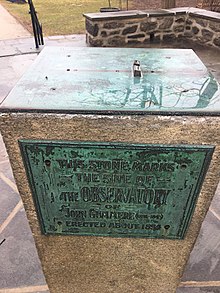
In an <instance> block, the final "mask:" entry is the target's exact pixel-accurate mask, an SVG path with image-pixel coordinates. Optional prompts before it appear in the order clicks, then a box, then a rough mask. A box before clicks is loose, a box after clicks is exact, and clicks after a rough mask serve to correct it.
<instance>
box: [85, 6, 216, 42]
mask: <svg viewBox="0 0 220 293" xmlns="http://www.w3.org/2000/svg"><path fill="white" fill-rule="evenodd" d="M84 16H85V18H86V33H87V42H88V43H89V44H90V45H92V46H106V47H107V46H116V47H117V46H126V45H130V44H131V45H132V44H134V45H138V44H140V45H141V44H148V43H157V42H162V41H164V42H173V41H175V40H178V39H181V38H187V39H191V40H193V41H197V42H199V43H202V44H207V45H212V46H214V47H218V48H220V13H216V12H210V11H205V10H201V9H196V8H175V9H170V10H162V9H161V10H158V11H137V10H134V11H124V12H116V13H104V14H103V13H89V14H85V15H84Z"/></svg>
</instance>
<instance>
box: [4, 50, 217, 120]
mask: <svg viewBox="0 0 220 293" xmlns="http://www.w3.org/2000/svg"><path fill="white" fill-rule="evenodd" d="M134 60H138V61H139V62H140V67H141V70H142V76H141V77H140V78H139V77H134V76H133V71H132V65H133V63H134ZM0 111H33V112H67V113H92V114H94V113H101V114H105V115H106V114H109V113H116V114H125V113H129V114H133V113H135V114H158V113H161V114H168V113H169V114H182V113H186V114H193V113H194V115H196V114H198V113H205V114H207V115H209V114H210V115H211V113H212V114H215V115H219V114H220V88H219V84H218V82H217V81H216V80H215V78H214V77H213V76H212V75H211V74H210V73H209V72H208V70H207V69H206V67H205V66H204V65H203V63H202V62H201V60H200V59H199V58H198V57H197V55H196V54H195V53H194V52H193V51H192V50H188V49H137V48H135V49H134V48H62V47H59V48H56V47H48V48H45V49H44V50H43V51H42V52H41V53H40V55H39V56H38V58H37V60H36V62H34V64H33V66H32V67H31V68H30V69H29V71H28V72H27V73H26V74H25V75H24V76H23V77H22V79H21V80H20V81H19V82H18V84H17V85H16V86H15V88H14V89H13V90H12V91H11V93H10V94H9V95H8V97H6V99H5V100H4V101H3V103H2V104H1V105H0Z"/></svg>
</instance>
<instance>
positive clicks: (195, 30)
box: [192, 26, 200, 35]
mask: <svg viewBox="0 0 220 293" xmlns="http://www.w3.org/2000/svg"><path fill="white" fill-rule="evenodd" d="M199 31H200V30H199V28H198V27H197V26H193V27H192V32H193V33H194V35H197V34H198V33H199Z"/></svg>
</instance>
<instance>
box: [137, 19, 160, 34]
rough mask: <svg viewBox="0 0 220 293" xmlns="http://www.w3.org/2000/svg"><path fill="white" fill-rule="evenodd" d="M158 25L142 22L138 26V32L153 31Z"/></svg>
mask: <svg viewBox="0 0 220 293" xmlns="http://www.w3.org/2000/svg"><path fill="white" fill-rule="evenodd" d="M157 26H158V24H157V22H150V21H149V22H142V23H141V26H140V30H141V31H143V32H148V31H152V30H155V29H156V28H157Z"/></svg>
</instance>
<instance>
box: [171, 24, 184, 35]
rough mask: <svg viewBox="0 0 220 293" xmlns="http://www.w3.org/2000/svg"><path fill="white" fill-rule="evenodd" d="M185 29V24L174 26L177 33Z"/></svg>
mask: <svg viewBox="0 0 220 293" xmlns="http://www.w3.org/2000/svg"><path fill="white" fill-rule="evenodd" d="M184 29H185V27H184V25H178V26H175V27H173V31H174V32H176V33H180V32H184Z"/></svg>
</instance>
